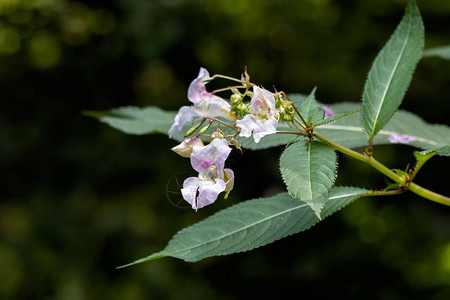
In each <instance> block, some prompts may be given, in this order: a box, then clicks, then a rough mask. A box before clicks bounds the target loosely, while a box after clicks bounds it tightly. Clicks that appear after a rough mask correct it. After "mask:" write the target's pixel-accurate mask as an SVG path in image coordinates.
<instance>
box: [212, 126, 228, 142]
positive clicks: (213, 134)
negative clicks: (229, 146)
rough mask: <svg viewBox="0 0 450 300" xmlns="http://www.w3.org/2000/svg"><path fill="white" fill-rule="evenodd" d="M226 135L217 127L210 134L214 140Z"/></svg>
mask: <svg viewBox="0 0 450 300" xmlns="http://www.w3.org/2000/svg"><path fill="white" fill-rule="evenodd" d="M224 137H225V134H224V133H223V131H222V130H220V129H219V128H217V129H216V131H214V132H213V133H211V135H210V136H209V140H210V141H212V140H214V139H223V138H224Z"/></svg>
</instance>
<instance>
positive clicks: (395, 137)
mask: <svg viewBox="0 0 450 300" xmlns="http://www.w3.org/2000/svg"><path fill="white" fill-rule="evenodd" d="M415 140H416V139H415V138H414V137H412V136H409V135H402V134H397V133H394V134H392V135H390V136H389V137H388V142H389V143H392V144H409V143H411V142H414V141H415Z"/></svg>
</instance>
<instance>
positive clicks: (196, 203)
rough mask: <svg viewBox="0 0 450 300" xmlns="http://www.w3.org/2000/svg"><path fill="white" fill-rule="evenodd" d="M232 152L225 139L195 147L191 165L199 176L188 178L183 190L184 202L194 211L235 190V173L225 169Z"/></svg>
mask: <svg viewBox="0 0 450 300" xmlns="http://www.w3.org/2000/svg"><path fill="white" fill-rule="evenodd" d="M230 152H231V148H230V147H229V146H228V142H227V141H226V140H224V139H214V140H213V141H212V142H211V143H210V144H209V145H207V146H194V148H193V151H192V154H191V165H192V167H193V168H194V170H196V171H197V172H198V176H197V177H189V178H187V179H186V180H185V181H184V183H183V188H182V189H181V194H182V195H183V198H184V200H186V201H187V202H189V203H190V204H191V205H192V208H193V209H195V210H197V209H199V208H202V207H204V206H206V205H209V204H212V203H214V201H216V199H217V197H218V196H219V194H220V193H222V192H224V191H226V192H229V191H231V190H232V189H233V184H234V173H233V171H232V170H231V169H225V168H224V166H225V160H226V159H227V157H228V155H229V154H230Z"/></svg>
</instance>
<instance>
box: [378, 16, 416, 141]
mask: <svg viewBox="0 0 450 300" xmlns="http://www.w3.org/2000/svg"><path fill="white" fill-rule="evenodd" d="M411 24H412V18H411V17H409V18H408V30H407V31H408V34H407V35H406V39H405V41H404V42H403V46H402V50H401V51H400V55H399V57H398V59H397V61H396V62H395V65H394V69H393V71H392V73H391V76H390V78H389V81H388V83H387V85H386V88H385V90H384V92H383V97H382V100H381V102H380V105H379V107H378V110H377V114H376V116H375V119H374V122H373V126H372V132H371V134H370V140H372V138H373V136H374V132H375V128H376V124H377V122H378V118H379V115H380V111H381V107H382V106H383V103H384V101H385V99H386V94H387V91H388V90H389V87H390V85H391V83H392V78H393V77H394V74H395V73H396V72H397V68H398V64H399V62H400V60H401V58H402V57H403V54H404V51H405V47H406V44H407V42H408V41H409V37H410V32H411Z"/></svg>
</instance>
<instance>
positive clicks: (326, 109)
mask: <svg viewBox="0 0 450 300" xmlns="http://www.w3.org/2000/svg"><path fill="white" fill-rule="evenodd" d="M319 105H320V107H321V108H322V109H323V111H324V113H325V114H324V116H323V118H324V119H326V118H329V117H332V116H334V115H335V113H334V111H333V110H331V108H329V107H328V106H326V105H323V104H319Z"/></svg>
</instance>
